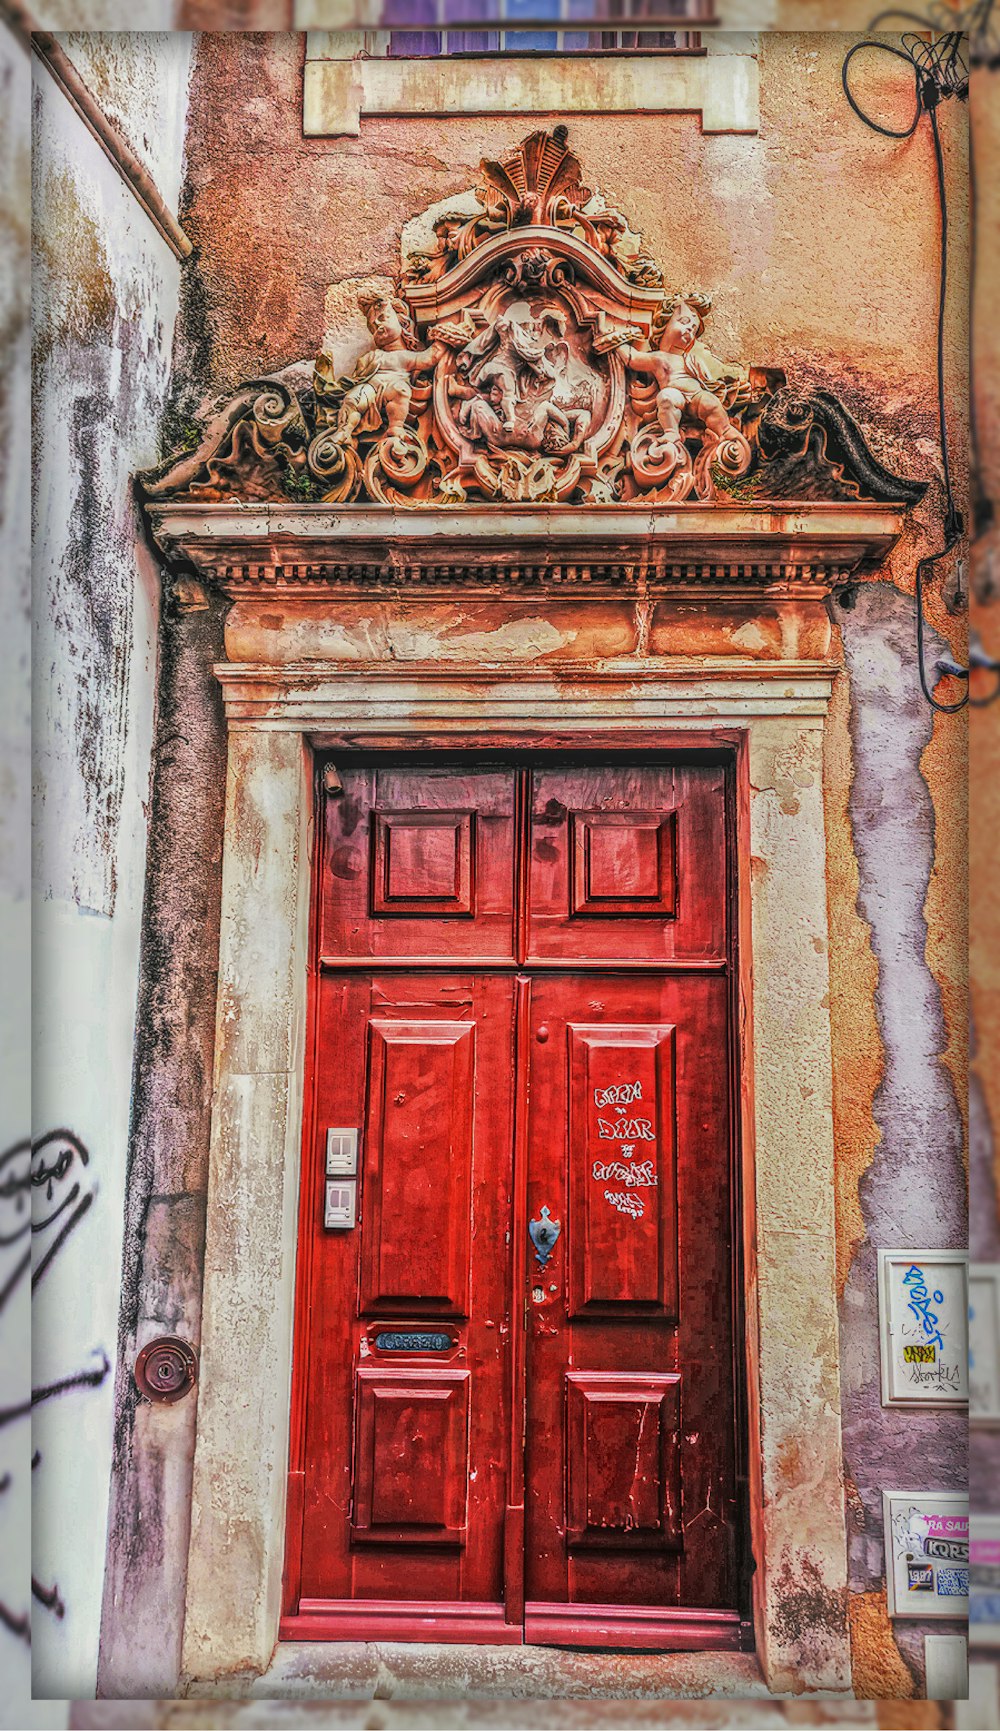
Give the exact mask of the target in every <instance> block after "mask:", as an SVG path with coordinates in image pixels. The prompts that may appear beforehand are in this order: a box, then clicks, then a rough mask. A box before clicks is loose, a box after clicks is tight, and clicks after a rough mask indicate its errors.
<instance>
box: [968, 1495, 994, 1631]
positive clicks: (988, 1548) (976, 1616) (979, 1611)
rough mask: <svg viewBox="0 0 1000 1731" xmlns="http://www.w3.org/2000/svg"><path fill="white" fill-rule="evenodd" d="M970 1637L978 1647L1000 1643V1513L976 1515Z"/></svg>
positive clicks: (971, 1563)
mask: <svg viewBox="0 0 1000 1731" xmlns="http://www.w3.org/2000/svg"><path fill="white" fill-rule="evenodd" d="M969 1641H970V1642H971V1644H972V1646H974V1647H1000V1515H973V1516H972V1521H971V1527H970V1534H969Z"/></svg>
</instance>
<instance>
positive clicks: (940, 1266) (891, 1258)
mask: <svg viewBox="0 0 1000 1731" xmlns="http://www.w3.org/2000/svg"><path fill="white" fill-rule="evenodd" d="M968 1285H969V1260H968V1256H967V1254H966V1252H965V1251H964V1250H880V1251H879V1253H878V1293H879V1337H880V1342H881V1352H882V1404H883V1406H964V1405H965V1403H966V1402H967V1401H968V1398H969V1329H968V1310H969V1297H968Z"/></svg>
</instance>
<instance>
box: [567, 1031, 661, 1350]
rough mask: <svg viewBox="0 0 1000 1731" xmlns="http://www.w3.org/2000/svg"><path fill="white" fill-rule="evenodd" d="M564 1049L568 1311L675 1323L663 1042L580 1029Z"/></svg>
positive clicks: (655, 1034)
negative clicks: (631, 1314)
mask: <svg viewBox="0 0 1000 1731" xmlns="http://www.w3.org/2000/svg"><path fill="white" fill-rule="evenodd" d="M566 1035H567V1043H568V1047H569V1075H570V1081H569V1112H568V1115H567V1120H566V1169H567V1171H568V1173H569V1179H570V1183H569V1198H570V1200H569V1216H570V1230H569V1238H568V1240H567V1244H568V1255H569V1281H570V1288H569V1310H570V1315H571V1316H581V1315H584V1314H592V1313H594V1312H602V1311H603V1312H605V1313H610V1314H615V1315H624V1314H626V1313H627V1312H628V1311H630V1310H632V1311H639V1312H645V1313H649V1312H652V1311H653V1310H658V1311H660V1312H661V1313H662V1314H663V1315H665V1316H667V1315H669V1316H670V1317H671V1318H672V1319H675V1318H676V1312H677V1231H676V1182H677V1181H676V1171H675V1165H674V1146H675V1123H674V1076H673V1036H674V1030H673V1028H672V1027H670V1026H669V1025H667V1026H664V1025H661V1024H656V1023H654V1024H653V1025H652V1026H648V1027H644V1026H642V1025H640V1024H635V1023H625V1024H613V1023H611V1024H606V1025H601V1024H596V1025H586V1024H584V1025H581V1024H579V1023H573V1022H571V1023H570V1024H569V1026H568V1027H567V1030H566Z"/></svg>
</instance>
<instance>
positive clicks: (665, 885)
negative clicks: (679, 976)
mask: <svg viewBox="0 0 1000 1731" xmlns="http://www.w3.org/2000/svg"><path fill="white" fill-rule="evenodd" d="M676 835H677V813H676V811H669V812H650V811H589V812H584V811H574V812H571V813H570V849H571V856H572V858H571V864H572V872H573V904H572V905H573V914H574V916H575V917H576V918H577V919H580V918H590V919H600V918H603V919H614V918H615V917H618V918H621V917H623V916H624V915H626V914H637V915H640V916H645V917H646V918H653V919H655V918H660V919H672V918H673V917H674V914H675V913H676V910H677V843H676Z"/></svg>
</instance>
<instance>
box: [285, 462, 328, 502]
mask: <svg viewBox="0 0 1000 1731" xmlns="http://www.w3.org/2000/svg"><path fill="white" fill-rule="evenodd" d="M281 486H282V491H283V492H285V493H286V494H287V495H288V497H289V499H297V500H298V501H299V503H300V504H303V505H309V504H312V503H313V502H314V501H315V500H317V499H321V498H322V497H323V489H322V487H321V486H320V484H319V482H318V481H317V480H316V479H315V478H314V477H313V476H312V475H310V474H309V472H308V470H304V469H288V468H286V469H285V472H284V474H283V475H282V477H281Z"/></svg>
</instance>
